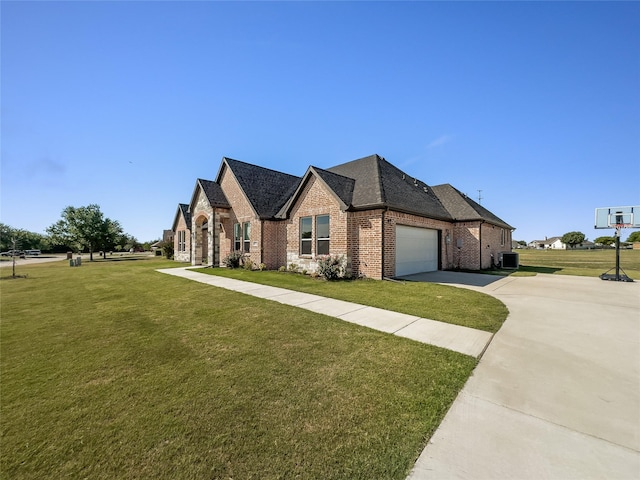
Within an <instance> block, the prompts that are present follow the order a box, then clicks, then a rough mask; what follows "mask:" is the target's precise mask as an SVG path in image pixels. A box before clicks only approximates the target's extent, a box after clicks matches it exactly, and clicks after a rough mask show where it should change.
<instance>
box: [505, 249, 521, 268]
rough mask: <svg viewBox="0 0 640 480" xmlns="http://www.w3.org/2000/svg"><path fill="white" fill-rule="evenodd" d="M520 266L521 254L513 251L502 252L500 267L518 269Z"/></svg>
mask: <svg viewBox="0 0 640 480" xmlns="http://www.w3.org/2000/svg"><path fill="white" fill-rule="evenodd" d="M519 266H520V255H519V254H518V253H513V252H502V253H500V268H513V269H517V268H518V267H519Z"/></svg>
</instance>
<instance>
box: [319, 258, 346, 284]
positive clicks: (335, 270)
mask: <svg viewBox="0 0 640 480" xmlns="http://www.w3.org/2000/svg"><path fill="white" fill-rule="evenodd" d="M344 266H345V258H344V256H343V255H334V256H331V255H326V256H323V257H320V258H319V259H318V268H317V269H316V272H317V273H318V275H320V276H321V277H322V278H324V279H325V280H338V279H339V278H342V277H344V271H345V268H344Z"/></svg>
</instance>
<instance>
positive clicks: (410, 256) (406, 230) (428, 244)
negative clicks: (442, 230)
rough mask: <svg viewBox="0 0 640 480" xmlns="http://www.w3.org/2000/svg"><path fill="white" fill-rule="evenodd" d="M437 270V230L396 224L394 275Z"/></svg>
mask: <svg viewBox="0 0 640 480" xmlns="http://www.w3.org/2000/svg"><path fill="white" fill-rule="evenodd" d="M435 270H438V231H437V230H431V229H429V228H417V227H407V226H405V225H397V226H396V276H397V277H400V276H402V275H411V274H412V273H420V272H433V271H435Z"/></svg>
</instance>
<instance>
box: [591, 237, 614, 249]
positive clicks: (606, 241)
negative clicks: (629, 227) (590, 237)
mask: <svg viewBox="0 0 640 480" xmlns="http://www.w3.org/2000/svg"><path fill="white" fill-rule="evenodd" d="M594 242H595V243H596V244H598V245H604V246H606V247H608V246H610V245H613V244H614V243H616V239H615V237H598V238H596V239H595V240H594Z"/></svg>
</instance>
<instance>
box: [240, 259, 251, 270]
mask: <svg viewBox="0 0 640 480" xmlns="http://www.w3.org/2000/svg"><path fill="white" fill-rule="evenodd" d="M242 267H243V268H244V269H245V270H253V260H251V259H250V258H245V259H244V262H243V264H242Z"/></svg>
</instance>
